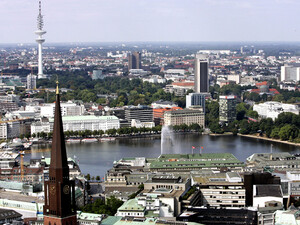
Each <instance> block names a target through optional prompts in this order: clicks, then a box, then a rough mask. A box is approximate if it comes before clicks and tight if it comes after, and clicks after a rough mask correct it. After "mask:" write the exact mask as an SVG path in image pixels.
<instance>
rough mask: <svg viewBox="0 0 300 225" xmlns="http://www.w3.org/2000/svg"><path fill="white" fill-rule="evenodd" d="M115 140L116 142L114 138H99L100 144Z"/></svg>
mask: <svg viewBox="0 0 300 225" xmlns="http://www.w3.org/2000/svg"><path fill="white" fill-rule="evenodd" d="M115 140H116V138H114V137H106V138H100V141H101V142H107V141H115Z"/></svg>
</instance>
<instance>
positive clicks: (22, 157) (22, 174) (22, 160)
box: [20, 151, 25, 181]
mask: <svg viewBox="0 0 300 225" xmlns="http://www.w3.org/2000/svg"><path fill="white" fill-rule="evenodd" d="M24 155H25V152H24V151H20V157H21V181H24Z"/></svg>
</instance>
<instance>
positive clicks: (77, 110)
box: [41, 103, 85, 117]
mask: <svg viewBox="0 0 300 225" xmlns="http://www.w3.org/2000/svg"><path fill="white" fill-rule="evenodd" d="M60 106H61V115H62V116H81V115H83V114H84V112H85V109H84V106H83V105H76V104H75V103H61V104H60ZM54 110H55V104H54V103H51V104H45V105H43V106H41V117H54Z"/></svg>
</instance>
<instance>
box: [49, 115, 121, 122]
mask: <svg viewBox="0 0 300 225" xmlns="http://www.w3.org/2000/svg"><path fill="white" fill-rule="evenodd" d="M76 120H81V121H87V120H119V118H118V117H116V116H94V115H88V116H63V117H62V121H63V122H65V121H76ZM53 121H54V118H49V122H53Z"/></svg>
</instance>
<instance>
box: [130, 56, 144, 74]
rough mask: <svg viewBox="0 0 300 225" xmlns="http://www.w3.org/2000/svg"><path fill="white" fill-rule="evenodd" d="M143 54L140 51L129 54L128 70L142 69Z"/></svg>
mask: <svg viewBox="0 0 300 225" xmlns="http://www.w3.org/2000/svg"><path fill="white" fill-rule="evenodd" d="M141 60H142V54H141V53H140V52H134V53H132V54H129V55H128V70H131V69H142V61H141Z"/></svg>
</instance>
